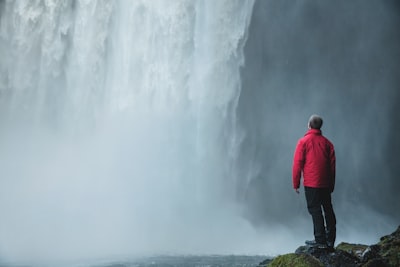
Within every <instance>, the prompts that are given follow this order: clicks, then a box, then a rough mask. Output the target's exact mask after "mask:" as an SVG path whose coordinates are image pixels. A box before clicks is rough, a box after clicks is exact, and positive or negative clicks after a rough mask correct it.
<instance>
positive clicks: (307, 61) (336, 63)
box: [238, 0, 400, 224]
mask: <svg viewBox="0 0 400 267" xmlns="http://www.w3.org/2000/svg"><path fill="white" fill-rule="evenodd" d="M253 12H254V13H253V17H252V21H251V25H250V29H249V36H248V41H247V43H246V47H245V57H246V61H245V66H244V67H243V69H242V72H241V75H242V93H241V96H240V99H239V110H238V118H239V125H240V126H241V127H242V128H243V129H244V131H245V133H246V136H245V139H244V142H243V144H242V147H241V153H240V155H241V158H240V161H239V167H238V168H239V169H240V170H241V171H242V173H241V174H240V175H241V176H243V177H248V179H247V181H248V180H249V182H247V181H246V182H243V184H242V185H241V186H242V188H245V189H244V190H242V191H241V194H240V196H239V197H241V198H242V201H244V202H245V203H246V207H247V216H248V217H249V218H251V219H252V221H253V222H255V223H257V222H258V223H260V224H264V223H265V222H270V221H273V220H277V221H279V222H282V221H283V220H286V219H290V218H292V217H293V215H301V216H308V215H307V214H306V213H305V212H303V210H304V207H303V203H298V200H297V199H296V196H295V195H294V194H290V190H291V166H292V156H293V151H294V147H295V145H296V142H297V139H298V138H299V137H301V136H302V135H303V134H304V132H305V131H306V124H307V119H308V117H309V116H310V115H311V114H313V113H317V114H320V115H321V116H322V117H323V118H324V126H323V128H322V130H323V133H324V134H325V135H326V136H327V137H328V138H329V139H330V140H331V141H332V142H333V143H334V144H335V147H336V154H337V186H336V191H335V193H334V203H335V207H336V209H337V213H338V215H339V217H340V218H341V219H344V217H346V216H347V215H348V216H351V214H357V212H361V210H362V213H363V214H364V215H365V213H366V212H369V211H371V212H376V213H378V214H382V215H387V216H388V217H390V218H391V219H393V220H394V221H395V220H396V221H398V220H399V219H400V213H399V212H393V211H397V210H400V195H399V194H398V193H397V190H398V188H400V179H398V175H399V173H400V165H399V164H398V162H399V160H400V156H399V153H398V151H400V105H399V103H400V34H399V33H400V27H399V25H400V5H399V3H398V2H397V1H395V0H388V1H362V0H356V1H346V0H340V1H334V2H329V1H323V2H320V1H311V0H299V1H291V0H283V1H257V2H256V4H255V7H254V11H253ZM249 170H252V171H253V172H250V171H249ZM277 203H279V205H277ZM353 205H354V206H357V207H359V208H360V209H356V210H355V209H352V208H348V207H349V206H350V207H352V206H353ZM353 216H354V217H357V216H358V215H353ZM289 221H290V220H289Z"/></svg>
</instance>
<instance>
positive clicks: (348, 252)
mask: <svg viewBox="0 0 400 267" xmlns="http://www.w3.org/2000/svg"><path fill="white" fill-rule="evenodd" d="M259 266H260V267H261V266H268V267H278V266H279V267H314V266H315V267H316V266H318V267H319V266H322V267H323V266H326V267H399V266H400V226H399V227H398V228H397V230H396V231H395V232H393V233H392V234H390V235H387V236H383V237H381V239H380V242H379V243H377V244H375V245H369V246H368V245H362V244H349V243H340V244H339V245H338V246H337V247H336V248H335V249H334V251H327V250H321V249H316V248H313V247H309V246H301V247H299V248H298V249H297V250H296V251H295V253H290V254H285V255H281V256H278V257H276V258H274V259H273V260H270V259H268V260H265V261H263V262H261V263H260V265H259Z"/></svg>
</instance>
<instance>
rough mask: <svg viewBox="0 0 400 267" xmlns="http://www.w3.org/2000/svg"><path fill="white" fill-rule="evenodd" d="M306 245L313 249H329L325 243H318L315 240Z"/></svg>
mask: <svg viewBox="0 0 400 267" xmlns="http://www.w3.org/2000/svg"><path fill="white" fill-rule="evenodd" d="M305 243H306V245H308V246H311V247H315V248H319V249H327V248H328V246H327V245H326V244H324V243H318V242H317V241H315V240H307V241H306V242H305Z"/></svg>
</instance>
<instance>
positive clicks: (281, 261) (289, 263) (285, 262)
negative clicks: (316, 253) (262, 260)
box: [268, 253, 324, 267]
mask: <svg viewBox="0 0 400 267" xmlns="http://www.w3.org/2000/svg"><path fill="white" fill-rule="evenodd" d="M323 266H324V265H323V264H322V263H321V262H320V261H319V260H317V259H316V258H314V257H313V256H311V255H307V254H296V253H290V254H285V255H281V256H278V257H276V258H275V259H273V261H272V262H271V263H270V264H268V267H323Z"/></svg>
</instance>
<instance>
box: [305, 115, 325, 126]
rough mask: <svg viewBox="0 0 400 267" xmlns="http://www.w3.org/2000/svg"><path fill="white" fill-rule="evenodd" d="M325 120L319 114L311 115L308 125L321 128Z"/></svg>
mask: <svg viewBox="0 0 400 267" xmlns="http://www.w3.org/2000/svg"><path fill="white" fill-rule="evenodd" d="M322 123H323V120H322V118H321V116H318V115H315V114H314V115H311V117H310V119H309V120H308V125H309V126H310V128H311V129H321V127H322Z"/></svg>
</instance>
